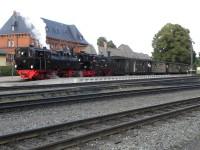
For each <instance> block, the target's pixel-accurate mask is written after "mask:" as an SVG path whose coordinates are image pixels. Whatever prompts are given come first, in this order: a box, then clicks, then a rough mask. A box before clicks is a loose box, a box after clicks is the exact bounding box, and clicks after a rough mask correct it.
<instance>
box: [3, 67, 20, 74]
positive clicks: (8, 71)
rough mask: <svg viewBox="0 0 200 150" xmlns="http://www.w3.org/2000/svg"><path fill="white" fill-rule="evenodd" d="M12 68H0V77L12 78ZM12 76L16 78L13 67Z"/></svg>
mask: <svg viewBox="0 0 200 150" xmlns="http://www.w3.org/2000/svg"><path fill="white" fill-rule="evenodd" d="M12 67H13V66H0V76H12ZM13 75H14V76H16V75H17V73H16V70H15V68H14V67H13Z"/></svg>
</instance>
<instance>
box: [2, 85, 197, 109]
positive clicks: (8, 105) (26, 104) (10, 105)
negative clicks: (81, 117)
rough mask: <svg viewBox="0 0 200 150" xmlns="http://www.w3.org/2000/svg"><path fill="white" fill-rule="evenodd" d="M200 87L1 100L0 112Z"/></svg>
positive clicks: (189, 88) (174, 87)
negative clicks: (10, 100)
mask: <svg viewBox="0 0 200 150" xmlns="http://www.w3.org/2000/svg"><path fill="white" fill-rule="evenodd" d="M197 88H200V84H193V85H182V86H181V85H179V86H170V87H164V88H163V87H162V88H154V89H142V90H126V91H117V92H102V93H95V94H80V95H71V96H69V95H68V96H59V97H51V98H43V99H34V100H25V101H23V100H21V101H14V102H13V101H12V102H1V103H0V112H4V111H12V110H15V109H19V108H30V107H36V106H46V105H50V104H62V103H65V104H73V103H80V102H81V103H82V102H87V101H96V100H105V99H106V100H109V99H113V98H115V97H117V98H120V97H128V96H139V95H148V94H158V93H164V92H174V91H180V90H191V89H197Z"/></svg>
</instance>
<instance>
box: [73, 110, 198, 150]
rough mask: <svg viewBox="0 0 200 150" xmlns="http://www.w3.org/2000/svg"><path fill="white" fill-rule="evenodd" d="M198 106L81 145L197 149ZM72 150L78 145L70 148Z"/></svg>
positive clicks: (122, 149)
mask: <svg viewBox="0 0 200 150" xmlns="http://www.w3.org/2000/svg"><path fill="white" fill-rule="evenodd" d="M199 139H200V109H199V110H198V111H193V112H192V113H185V115H182V116H179V117H175V118H171V119H168V120H163V121H158V122H155V123H154V124H153V125H145V126H143V127H140V128H139V129H133V130H129V131H126V132H123V133H121V134H115V135H111V136H107V137H105V138H103V139H99V140H95V141H91V142H89V143H87V144H82V145H81V148H82V149H87V150H92V149H94V150H111V149H112V150H119V149H120V150H172V149H173V150H184V149H185V150H199V145H200V141H199ZM73 149H75V150H78V149H80V147H77V148H73Z"/></svg>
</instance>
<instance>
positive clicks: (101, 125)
mask: <svg viewBox="0 0 200 150" xmlns="http://www.w3.org/2000/svg"><path fill="white" fill-rule="evenodd" d="M199 108H200V97H196V98H191V99H186V100H180V101H176V102H170V103H165V104H160V105H155V106H149V107H144V108H139V109H134V110H129V111H124V112H119V113H114V114H109V115H104V116H98V117H93V118H88V119H84V120H78V121H73V122H68V123H63V124H58V125H54V126H48V127H43V128H39V129H33V130H28V131H23V132H18V133H14V134H9V135H4V136H0V149H2V148H5V149H7V150H9V149H21V150H23V149H34V150H40V149H48V150H51V149H52V150H56V149H65V148H69V147H73V146H77V145H79V144H81V143H85V142H88V141H91V140H94V139H97V138H103V137H104V136H107V135H112V134H115V133H121V132H123V131H125V130H129V129H133V128H135V127H138V126H141V125H145V124H151V123H153V122H155V121H158V120H163V119H167V118H169V117H175V116H177V115H180V114H182V113H185V112H188V111H194V110H195V109H199Z"/></svg>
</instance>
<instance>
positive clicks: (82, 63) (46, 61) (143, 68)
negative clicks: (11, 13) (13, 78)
mask: <svg viewBox="0 0 200 150" xmlns="http://www.w3.org/2000/svg"><path fill="white" fill-rule="evenodd" d="M15 68H16V70H17V73H18V74H19V75H20V76H21V78H23V79H30V80H33V79H46V78H51V76H52V75H56V76H59V77H77V76H81V77H92V76H111V75H133V74H166V73H167V74H172V73H173V74H175V73H186V72H187V71H188V68H189V66H188V65H187V64H180V63H170V62H167V63H166V62H157V61H152V60H145V59H133V58H125V57H119V56H117V57H115V56H109V55H108V56H107V57H106V56H103V55H93V54H87V53H84V52H81V53H79V54H74V53H73V51H72V50H69V49H66V50H62V51H51V50H48V49H46V48H35V47H31V46H30V47H22V48H17V49H16V53H15Z"/></svg>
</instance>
